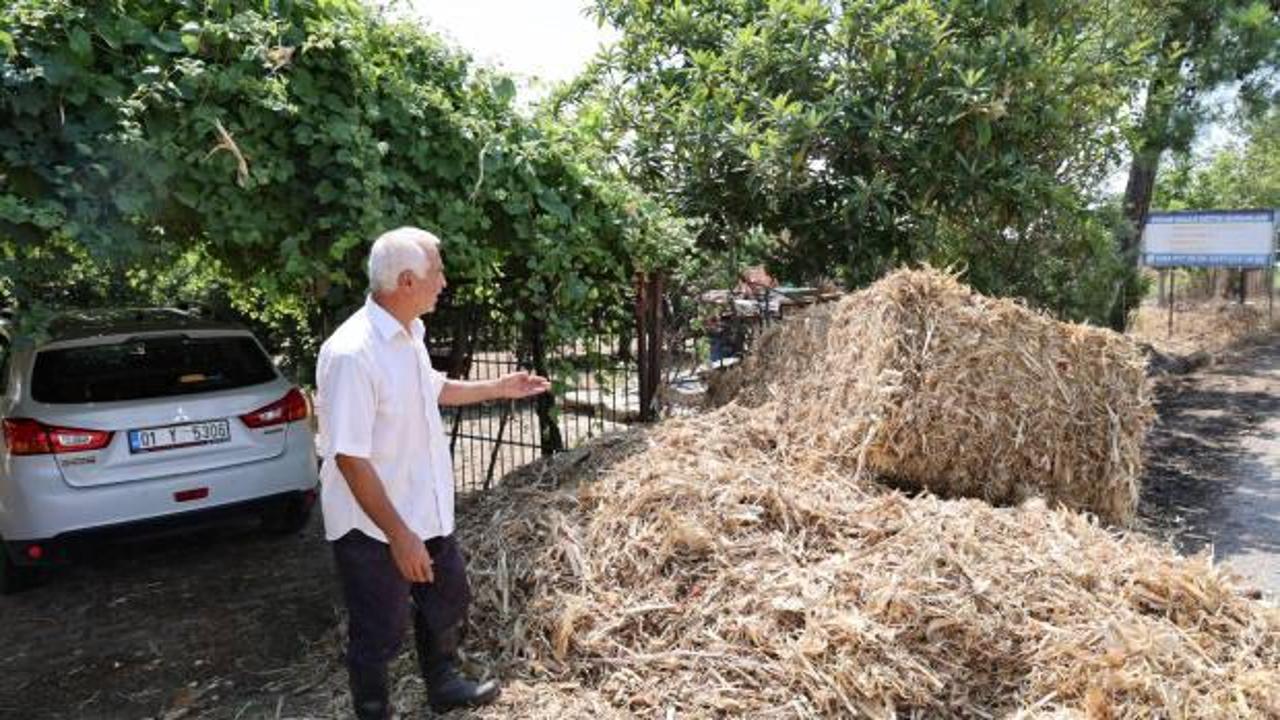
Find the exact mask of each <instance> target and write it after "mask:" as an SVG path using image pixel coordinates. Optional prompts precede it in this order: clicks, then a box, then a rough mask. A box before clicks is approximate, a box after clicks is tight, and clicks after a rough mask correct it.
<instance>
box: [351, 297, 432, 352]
mask: <svg viewBox="0 0 1280 720" xmlns="http://www.w3.org/2000/svg"><path fill="white" fill-rule="evenodd" d="M364 308H365V312H366V313H368V315H369V321H370V322H371V323H373V327H374V328H376V329H377V331H378V335H380V336H381V337H382V339H383V340H390V339H391V338H393V337H395V336H396V335H397V334H398V333H402V332H404V326H403V325H401V324H400V321H399V320H397V319H396V318H395V316H394V315H392V314H391V313H389V312H387V310H386V308H384V307H382V306H381V305H379V304H378V303H376V302H374V301H373V296H372V295H369V296H367V297H366V298H365V299H364ZM409 330H410V334H411V335H412V336H413V339H414V340H416V341H419V342H420V341H421V340H422V338H423V337H424V336H425V335H426V327H425V326H423V324H422V318H414V319H413V322H412V323H410V324H409Z"/></svg>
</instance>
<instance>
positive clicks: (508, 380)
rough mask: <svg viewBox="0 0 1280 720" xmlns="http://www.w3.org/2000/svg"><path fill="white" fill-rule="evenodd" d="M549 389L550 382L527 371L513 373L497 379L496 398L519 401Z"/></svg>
mask: <svg viewBox="0 0 1280 720" xmlns="http://www.w3.org/2000/svg"><path fill="white" fill-rule="evenodd" d="M550 389H551V381H550V380H548V379H546V378H544V377H542V376H541V375H533V374H531V373H529V372H528V371H527V370H521V371H519V372H513V373H510V374H507V375H503V376H502V377H500V378H498V386H497V390H498V397H503V398H510V399H512V400H519V399H521V398H527V397H532V396H534V395H541V394H542V393H544V392H546V391H548V390H550Z"/></svg>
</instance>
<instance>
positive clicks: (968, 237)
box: [557, 0, 1142, 318]
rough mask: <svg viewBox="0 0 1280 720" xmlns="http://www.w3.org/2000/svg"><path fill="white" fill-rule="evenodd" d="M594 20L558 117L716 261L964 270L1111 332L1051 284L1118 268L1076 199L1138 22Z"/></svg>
mask: <svg viewBox="0 0 1280 720" xmlns="http://www.w3.org/2000/svg"><path fill="white" fill-rule="evenodd" d="M595 10H596V12H597V14H598V16H599V17H600V18H602V19H603V20H605V21H607V22H610V23H611V24H613V25H614V26H616V27H617V28H618V29H619V30H620V31H621V32H622V39H621V41H620V43H619V44H618V47H617V48H616V49H615V50H614V51H612V52H611V53H610V54H608V55H606V56H605V57H603V58H601V60H600V62H599V63H598V64H597V65H596V66H595V67H594V68H593V69H592V72H591V73H590V75H589V77H588V78H586V79H584V80H583V81H582V82H580V83H578V84H577V85H576V86H575V87H573V88H571V89H570V90H569V91H567V92H566V93H565V95H564V96H562V97H561V98H559V99H558V100H559V104H558V106H557V107H558V109H559V112H560V113H561V116H562V117H568V116H571V115H574V114H575V113H576V114H577V115H576V116H577V117H583V116H585V117H589V118H593V122H596V123H597V124H598V126H599V127H600V133H599V140H600V141H601V142H603V143H606V144H608V145H609V146H610V147H611V148H612V150H613V151H614V152H615V153H616V154H617V155H618V156H619V157H620V158H621V161H620V166H621V168H622V169H623V171H624V172H626V173H627V174H628V176H629V177H630V178H632V179H633V180H635V181H636V182H637V183H638V184H640V185H641V186H642V187H644V188H645V189H646V190H648V191H649V192H651V193H654V194H657V195H660V196H662V197H665V198H669V199H670V202H671V203H672V204H673V206H674V207H675V209H676V210H677V211H678V212H679V213H681V214H684V215H686V216H690V217H696V218H699V219H701V220H702V221H703V225H702V226H701V232H700V234H699V237H698V242H699V247H700V248H702V249H704V250H706V251H709V252H725V253H728V254H730V255H732V254H733V252H734V250H735V248H736V247H737V245H738V244H739V243H740V242H741V240H742V239H743V238H747V237H749V236H751V231H752V229H753V228H760V229H761V230H762V231H763V232H765V233H767V234H769V235H771V236H772V237H774V238H776V239H777V247H776V248H775V250H774V253H773V257H772V258H771V259H772V260H773V263H774V264H775V265H776V266H777V267H778V269H779V271H780V272H781V273H782V274H784V275H786V276H789V277H792V278H814V277H817V276H822V275H826V276H834V277H835V278H836V279H838V280H839V281H841V282H843V283H844V284H847V285H856V284H859V283H863V282H866V281H868V280H869V279H871V278H873V277H876V276H878V275H879V274H880V273H882V272H883V271H884V270H886V269H888V268H890V267H893V266H895V265H898V264H901V263H904V262H915V261H923V260H928V261H932V262H935V263H940V264H962V265H965V266H967V267H968V268H969V276H970V279H971V280H972V281H974V283H975V284H976V285H977V286H978V287H979V288H980V289H982V290H984V291H988V292H995V293H999V294H1018V295H1022V296H1024V297H1027V298H1029V299H1030V300H1032V301H1033V302H1035V303H1037V304H1040V305H1042V306H1045V307H1050V308H1054V309H1056V310H1060V311H1061V312H1063V313H1064V314H1065V315H1067V316H1069V317H1076V318H1086V317H1100V316H1105V314H1106V310H1107V308H1108V307H1109V305H1108V303H1109V300H1110V296H1109V294H1107V295H1105V296H1104V297H1102V298H1098V297H1096V296H1094V295H1090V294H1088V293H1095V292H1096V291H1097V288H1096V287H1095V284H1093V283H1091V282H1090V283H1069V282H1058V281H1053V282H1050V281H1049V280H1048V277H1049V276H1050V275H1051V276H1053V277H1059V278H1060V277H1062V276H1064V275H1072V274H1085V273H1099V272H1101V273H1108V272H1110V273H1114V272H1119V271H1120V266H1119V265H1118V264H1116V263H1113V262H1110V260H1109V258H1110V257H1111V256H1112V255H1114V251H1113V250H1111V249H1110V248H1108V247H1106V244H1105V243H1100V242H1098V239H1099V238H1100V237H1101V235H1100V233H1104V232H1106V224H1105V223H1104V222H1103V221H1102V219H1100V218H1098V217H1096V216H1095V215H1094V214H1093V213H1091V212H1090V211H1089V209H1088V195H1089V193H1090V192H1091V190H1092V188H1093V187H1096V185H1098V184H1099V183H1100V181H1101V178H1102V177H1103V175H1104V173H1105V171H1106V168H1107V166H1108V163H1109V162H1111V161H1114V160H1115V156H1114V147H1115V146H1116V145H1117V144H1118V143H1119V133H1120V131H1121V129H1122V124H1121V122H1122V116H1121V114H1122V111H1123V110H1124V107H1125V104H1126V102H1127V99H1128V98H1127V95H1126V94H1125V88H1127V87H1128V86H1129V85H1130V84H1131V83H1132V82H1133V73H1134V72H1135V71H1136V70H1137V69H1138V65H1137V60H1138V59H1139V58H1140V57H1141V55H1140V53H1139V48H1140V28H1141V25H1142V22H1141V18H1137V17H1134V16H1132V15H1131V14H1127V13H1123V12H1119V11H1116V10H1112V9H1110V8H1109V7H1108V6H1107V5H1105V4H1100V3H1096V2H1090V1H1086V0H1076V1H1072V2H1013V1H1011V0H1010V1H1008V2H1001V1H996V2H982V3H978V2H929V1H926V0H913V1H911V2H905V3H888V2H881V1H879V0H849V1H847V2H835V3H833V2H819V1H818V0H807V1H806V0H775V1H773V2H766V1H765V0H684V1H682V2H675V3H653V2H640V1H633V0H597V2H596V3H595ZM1099 253H1101V257H1100V256H1099ZM1041 264H1044V265H1046V266H1048V265H1052V266H1054V267H1059V268H1060V269H1059V270H1054V271H1053V272H1046V273H1040V272H1033V271H1029V270H1028V268H1033V269H1035V268H1039V267H1040V266H1041ZM1062 267H1065V270H1064V269H1061V268H1062ZM1107 279H1108V280H1110V276H1108V278H1107ZM1086 285H1088V289H1087V290H1086V287H1085V286H1086ZM1103 286H1104V287H1109V285H1107V283H1105V282H1104V283H1103Z"/></svg>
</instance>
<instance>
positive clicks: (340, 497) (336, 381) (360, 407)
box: [316, 298, 454, 542]
mask: <svg viewBox="0 0 1280 720" xmlns="http://www.w3.org/2000/svg"><path fill="white" fill-rule="evenodd" d="M411 329H412V332H406V331H405V328H404V326H403V325H401V324H400V322H399V321H398V320H396V319H395V318H394V317H392V315H391V314H390V313H388V312H387V311H386V310H385V309H383V308H382V307H381V306H380V305H378V304H377V303H375V302H374V301H373V299H372V298H369V299H367V300H366V301H365V304H364V307H363V308H361V309H360V310H358V311H356V313H355V314H354V315H352V316H351V317H350V318H348V319H347V321H346V322H344V323H342V325H341V326H339V327H338V329H337V330H335V331H334V333H333V334H332V335H330V336H329V339H327V340H325V342H324V345H322V346H321V347H320V357H319V360H318V361H317V363H316V385H317V393H316V416H317V418H318V420H319V424H320V432H319V437H318V439H317V447H318V448H319V450H320V455H321V458H322V461H323V464H322V465H321V467H320V503H321V508H322V511H323V513H324V534H325V537H326V538H328V539H329V540H337V539H338V538H340V537H342V536H343V535H345V534H347V533H348V532H349V531H351V530H352V529H355V530H359V531H361V532H363V533H364V534H365V535H368V536H369V537H371V538H375V539H377V540H381V541H383V542H386V541H387V538H386V535H385V534H383V532H382V530H380V529H379V528H378V526H377V525H375V524H374V522H373V520H372V519H370V518H369V516H368V515H366V514H365V512H364V511H363V510H361V509H360V505H359V504H358V503H357V502H356V499H355V496H354V495H352V493H351V488H350V486H349V485H347V481H346V478H344V477H343V475H342V473H341V472H340V471H339V470H338V464H337V462H336V456H337V455H339V454H342V455H349V456H352V457H359V458H365V459H367V460H369V461H370V462H371V463H372V464H373V469H374V470H375V471H376V472H377V473H378V477H379V479H381V480H382V485H383V487H384V488H385V490H386V493H387V497H388V498H389V499H390V500H391V504H392V505H393V506H394V507H395V509H396V511H397V512H399V513H400V517H401V519H402V520H404V522H405V524H406V525H408V526H409V529H410V530H412V531H413V532H414V533H416V534H417V535H418V536H419V537H421V538H422V539H423V540H427V539H430V538H433V537H440V536H443V535H449V534H450V533H452V532H453V528H454V525H453V463H452V461H451V459H450V457H449V445H448V441H447V440H446V438H445V434H444V424H443V423H442V422H441V421H440V406H439V404H438V403H437V400H438V398H439V397H440V391H441V390H442V389H443V388H444V383H445V376H444V375H443V374H441V373H440V372H438V371H436V370H435V369H433V368H432V367H431V358H430V356H429V355H428V354H427V349H426V346H425V345H424V344H423V342H422V338H423V333H424V328H423V325H422V321H421V320H416V319H415V320H414V321H413V325H412V328H411Z"/></svg>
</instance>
